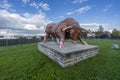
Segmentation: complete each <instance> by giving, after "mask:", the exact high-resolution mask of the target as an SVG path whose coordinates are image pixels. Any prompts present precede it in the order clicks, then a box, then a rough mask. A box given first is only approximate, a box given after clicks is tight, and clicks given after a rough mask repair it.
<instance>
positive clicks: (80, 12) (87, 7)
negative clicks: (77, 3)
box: [66, 5, 92, 15]
mask: <svg viewBox="0 0 120 80" xmlns="http://www.w3.org/2000/svg"><path fill="white" fill-rule="evenodd" d="M91 8H92V7H91V6H88V5H87V6H84V7H81V8H79V9H76V10H74V11H71V12H67V13H66V14H67V15H72V14H75V13H79V14H82V13H84V12H86V11H88V10H90V9H91Z"/></svg>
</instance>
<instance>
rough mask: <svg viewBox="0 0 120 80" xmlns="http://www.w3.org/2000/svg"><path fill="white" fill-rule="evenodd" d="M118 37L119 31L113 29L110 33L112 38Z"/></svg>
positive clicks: (119, 35)
mask: <svg viewBox="0 0 120 80" xmlns="http://www.w3.org/2000/svg"><path fill="white" fill-rule="evenodd" d="M119 37H120V31H118V30H117V29H114V30H113V31H112V38H119Z"/></svg>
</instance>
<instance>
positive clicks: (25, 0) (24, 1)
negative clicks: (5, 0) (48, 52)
mask: <svg viewBox="0 0 120 80" xmlns="http://www.w3.org/2000/svg"><path fill="white" fill-rule="evenodd" d="M22 1H23V3H24V4H26V3H27V2H29V1H30V0H22Z"/></svg>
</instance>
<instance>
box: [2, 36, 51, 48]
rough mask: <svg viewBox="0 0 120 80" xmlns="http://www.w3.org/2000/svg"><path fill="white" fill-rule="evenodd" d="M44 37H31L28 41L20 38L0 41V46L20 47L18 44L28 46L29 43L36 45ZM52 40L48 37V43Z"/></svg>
mask: <svg viewBox="0 0 120 80" xmlns="http://www.w3.org/2000/svg"><path fill="white" fill-rule="evenodd" d="M43 39H44V37H39V38H36V37H32V38H30V39H28V38H25V37H24V38H23V37H20V38H18V39H0V46H10V45H20V44H29V43H37V42H41V41H43ZM51 40H52V38H51V37H49V38H48V41H51Z"/></svg>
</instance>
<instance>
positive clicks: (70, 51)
mask: <svg viewBox="0 0 120 80" xmlns="http://www.w3.org/2000/svg"><path fill="white" fill-rule="evenodd" d="M38 49H39V51H41V52H42V53H44V54H45V55H47V56H48V57H49V58H51V59H53V60H54V61H56V62H57V63H58V64H60V65H61V66H62V67H67V66H70V65H73V64H75V63H77V62H79V61H81V60H84V59H87V58H89V57H93V56H95V55H96V54H97V53H98V51H99V47H98V46H93V45H82V44H74V43H68V42H65V48H59V44H57V43H55V42H46V43H42V42H39V43H38Z"/></svg>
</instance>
